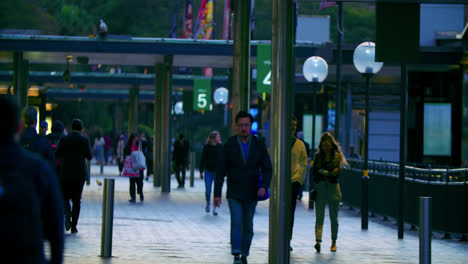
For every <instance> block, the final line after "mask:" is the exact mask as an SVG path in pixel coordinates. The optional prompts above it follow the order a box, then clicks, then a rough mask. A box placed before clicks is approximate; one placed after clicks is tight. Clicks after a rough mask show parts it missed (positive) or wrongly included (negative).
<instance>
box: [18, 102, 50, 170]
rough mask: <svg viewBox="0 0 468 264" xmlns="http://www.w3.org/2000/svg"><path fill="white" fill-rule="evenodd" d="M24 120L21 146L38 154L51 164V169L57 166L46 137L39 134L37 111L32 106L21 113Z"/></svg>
mask: <svg viewBox="0 0 468 264" xmlns="http://www.w3.org/2000/svg"><path fill="white" fill-rule="evenodd" d="M21 117H22V120H23V126H24V128H23V131H22V132H21V135H20V143H21V145H22V146H23V147H24V148H25V149H27V150H28V151H31V152H34V153H38V154H39V155H41V156H42V158H44V159H45V160H47V161H48V162H49V165H50V166H51V167H54V166H55V159H54V154H53V151H52V149H51V147H50V145H49V142H48V141H47V139H46V138H45V137H41V136H40V135H39V134H37V131H36V126H37V110H36V108H34V107H32V106H26V107H25V108H24V109H23V112H22V113H21Z"/></svg>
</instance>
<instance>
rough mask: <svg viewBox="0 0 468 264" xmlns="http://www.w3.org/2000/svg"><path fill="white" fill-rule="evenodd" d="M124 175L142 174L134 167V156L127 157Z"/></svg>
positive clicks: (135, 175) (134, 175)
mask: <svg viewBox="0 0 468 264" xmlns="http://www.w3.org/2000/svg"><path fill="white" fill-rule="evenodd" d="M122 175H123V176H127V177H138V176H140V172H139V171H138V170H136V169H134V168H133V162H132V156H131V155H128V156H127V157H125V162H124V167H123V172H122Z"/></svg>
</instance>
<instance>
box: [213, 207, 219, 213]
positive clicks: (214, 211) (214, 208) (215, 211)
mask: <svg viewBox="0 0 468 264" xmlns="http://www.w3.org/2000/svg"><path fill="white" fill-rule="evenodd" d="M213 215H218V211H217V210H216V207H213Z"/></svg>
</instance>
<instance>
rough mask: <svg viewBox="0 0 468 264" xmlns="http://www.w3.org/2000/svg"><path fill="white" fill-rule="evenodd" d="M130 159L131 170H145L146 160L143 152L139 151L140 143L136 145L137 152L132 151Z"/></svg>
mask: <svg viewBox="0 0 468 264" xmlns="http://www.w3.org/2000/svg"><path fill="white" fill-rule="evenodd" d="M131 157H132V165H133V169H135V170H141V169H146V158H145V155H144V154H143V151H141V141H140V142H139V144H138V150H135V151H132V154H131Z"/></svg>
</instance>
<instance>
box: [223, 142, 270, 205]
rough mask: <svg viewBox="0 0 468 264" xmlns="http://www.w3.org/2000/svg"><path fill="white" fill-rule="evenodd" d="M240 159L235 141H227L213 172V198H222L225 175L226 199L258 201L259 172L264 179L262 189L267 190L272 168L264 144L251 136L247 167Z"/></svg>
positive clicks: (241, 154) (240, 152)
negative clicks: (214, 175) (214, 174)
mask: <svg viewBox="0 0 468 264" xmlns="http://www.w3.org/2000/svg"><path fill="white" fill-rule="evenodd" d="M243 155H244V154H243V153H242V150H241V146H240V145H239V143H238V137H237V136H233V137H231V138H229V140H228V141H227V142H226V143H225V144H224V148H223V151H222V154H221V156H220V159H219V165H218V168H217V170H216V181H215V189H214V195H215V197H221V190H222V188H223V182H224V176H225V175H226V176H227V195H226V197H227V198H228V199H230V198H232V199H239V200H244V201H257V200H258V197H257V192H258V189H259V186H258V184H259V171H261V172H262V178H263V180H262V185H261V187H263V188H265V189H267V188H269V187H270V182H271V175H272V166H271V161H270V157H269V155H268V152H267V149H266V146H265V144H263V143H262V142H260V141H259V140H258V139H257V137H255V136H253V135H251V139H250V146H249V153H248V156H247V161H246V164H245V163H244V158H243Z"/></svg>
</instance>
